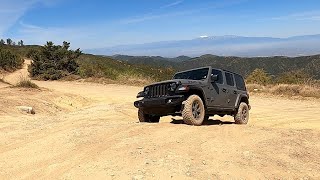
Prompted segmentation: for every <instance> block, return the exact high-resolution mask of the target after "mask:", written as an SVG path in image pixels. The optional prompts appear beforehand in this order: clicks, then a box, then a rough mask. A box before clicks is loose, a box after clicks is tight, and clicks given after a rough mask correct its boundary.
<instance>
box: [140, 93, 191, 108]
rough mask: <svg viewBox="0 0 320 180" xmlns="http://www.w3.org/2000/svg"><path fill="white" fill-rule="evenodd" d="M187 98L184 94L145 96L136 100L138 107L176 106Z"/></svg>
mask: <svg viewBox="0 0 320 180" xmlns="http://www.w3.org/2000/svg"><path fill="white" fill-rule="evenodd" d="M184 100H185V98H184V96H183V95H175V96H164V97H157V98H144V99H142V100H139V101H135V102H134V106H135V107H136V108H155V107H174V106H178V105H181V104H182V102H183V101H184Z"/></svg>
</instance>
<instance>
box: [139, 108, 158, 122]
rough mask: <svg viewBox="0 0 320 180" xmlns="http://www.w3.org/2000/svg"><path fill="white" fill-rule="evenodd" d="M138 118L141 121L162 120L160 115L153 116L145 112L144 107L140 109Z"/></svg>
mask: <svg viewBox="0 0 320 180" xmlns="http://www.w3.org/2000/svg"><path fill="white" fill-rule="evenodd" d="M138 118H139V121H140V122H148V123H158V122H159V121H160V116H151V115H148V114H145V113H144V111H143V109H139V110H138Z"/></svg>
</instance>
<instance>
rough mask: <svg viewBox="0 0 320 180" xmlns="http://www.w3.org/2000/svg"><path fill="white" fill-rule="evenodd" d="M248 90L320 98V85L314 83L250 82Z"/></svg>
mask: <svg viewBox="0 0 320 180" xmlns="http://www.w3.org/2000/svg"><path fill="white" fill-rule="evenodd" d="M247 88H248V91H249V92H250V93H266V94H273V95H280V96H288V97H292V96H301V97H314V98H320V86H319V84H317V83H314V84H309V85H306V84H299V85H297V84H276V85H267V86H262V85H257V84H248V85H247Z"/></svg>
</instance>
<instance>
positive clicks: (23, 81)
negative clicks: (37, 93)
mask: <svg viewBox="0 0 320 180" xmlns="http://www.w3.org/2000/svg"><path fill="white" fill-rule="evenodd" d="M14 87H18V88H30V89H31V88H32V89H39V86H38V85H36V84H35V83H33V82H31V81H30V79H28V78H26V77H20V81H19V82H18V83H17V84H16V85H15V86H14Z"/></svg>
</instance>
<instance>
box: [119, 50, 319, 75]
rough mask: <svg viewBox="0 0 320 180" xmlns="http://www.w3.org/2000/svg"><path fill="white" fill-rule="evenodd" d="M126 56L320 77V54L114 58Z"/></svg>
mask: <svg viewBox="0 0 320 180" xmlns="http://www.w3.org/2000/svg"><path fill="white" fill-rule="evenodd" d="M123 57H126V61H127V62H128V63H131V64H144V65H156V66H161V67H173V68H175V69H177V70H187V69H192V68H197V67H202V66H213V67H216V68H221V69H227V70H231V71H235V72H238V73H240V74H242V75H244V76H247V75H248V74H249V73H251V72H252V71H253V70H254V69H256V68H262V69H264V70H266V71H267V72H268V73H269V74H271V75H275V76H277V75H279V74H280V73H283V72H289V71H295V70H303V71H305V72H307V73H308V74H310V75H311V76H312V77H314V78H316V79H320V55H314V56H301V57H284V56H275V57H253V58H243V57H232V56H231V57H223V56H215V55H203V56H200V57H196V58H191V59H187V60H181V61H178V62H177V61H169V60H168V59H166V58H162V57H158V56H156V57H155V56H143V57H141V56H115V57H114V58H117V59H118V58H121V59H123Z"/></svg>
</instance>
